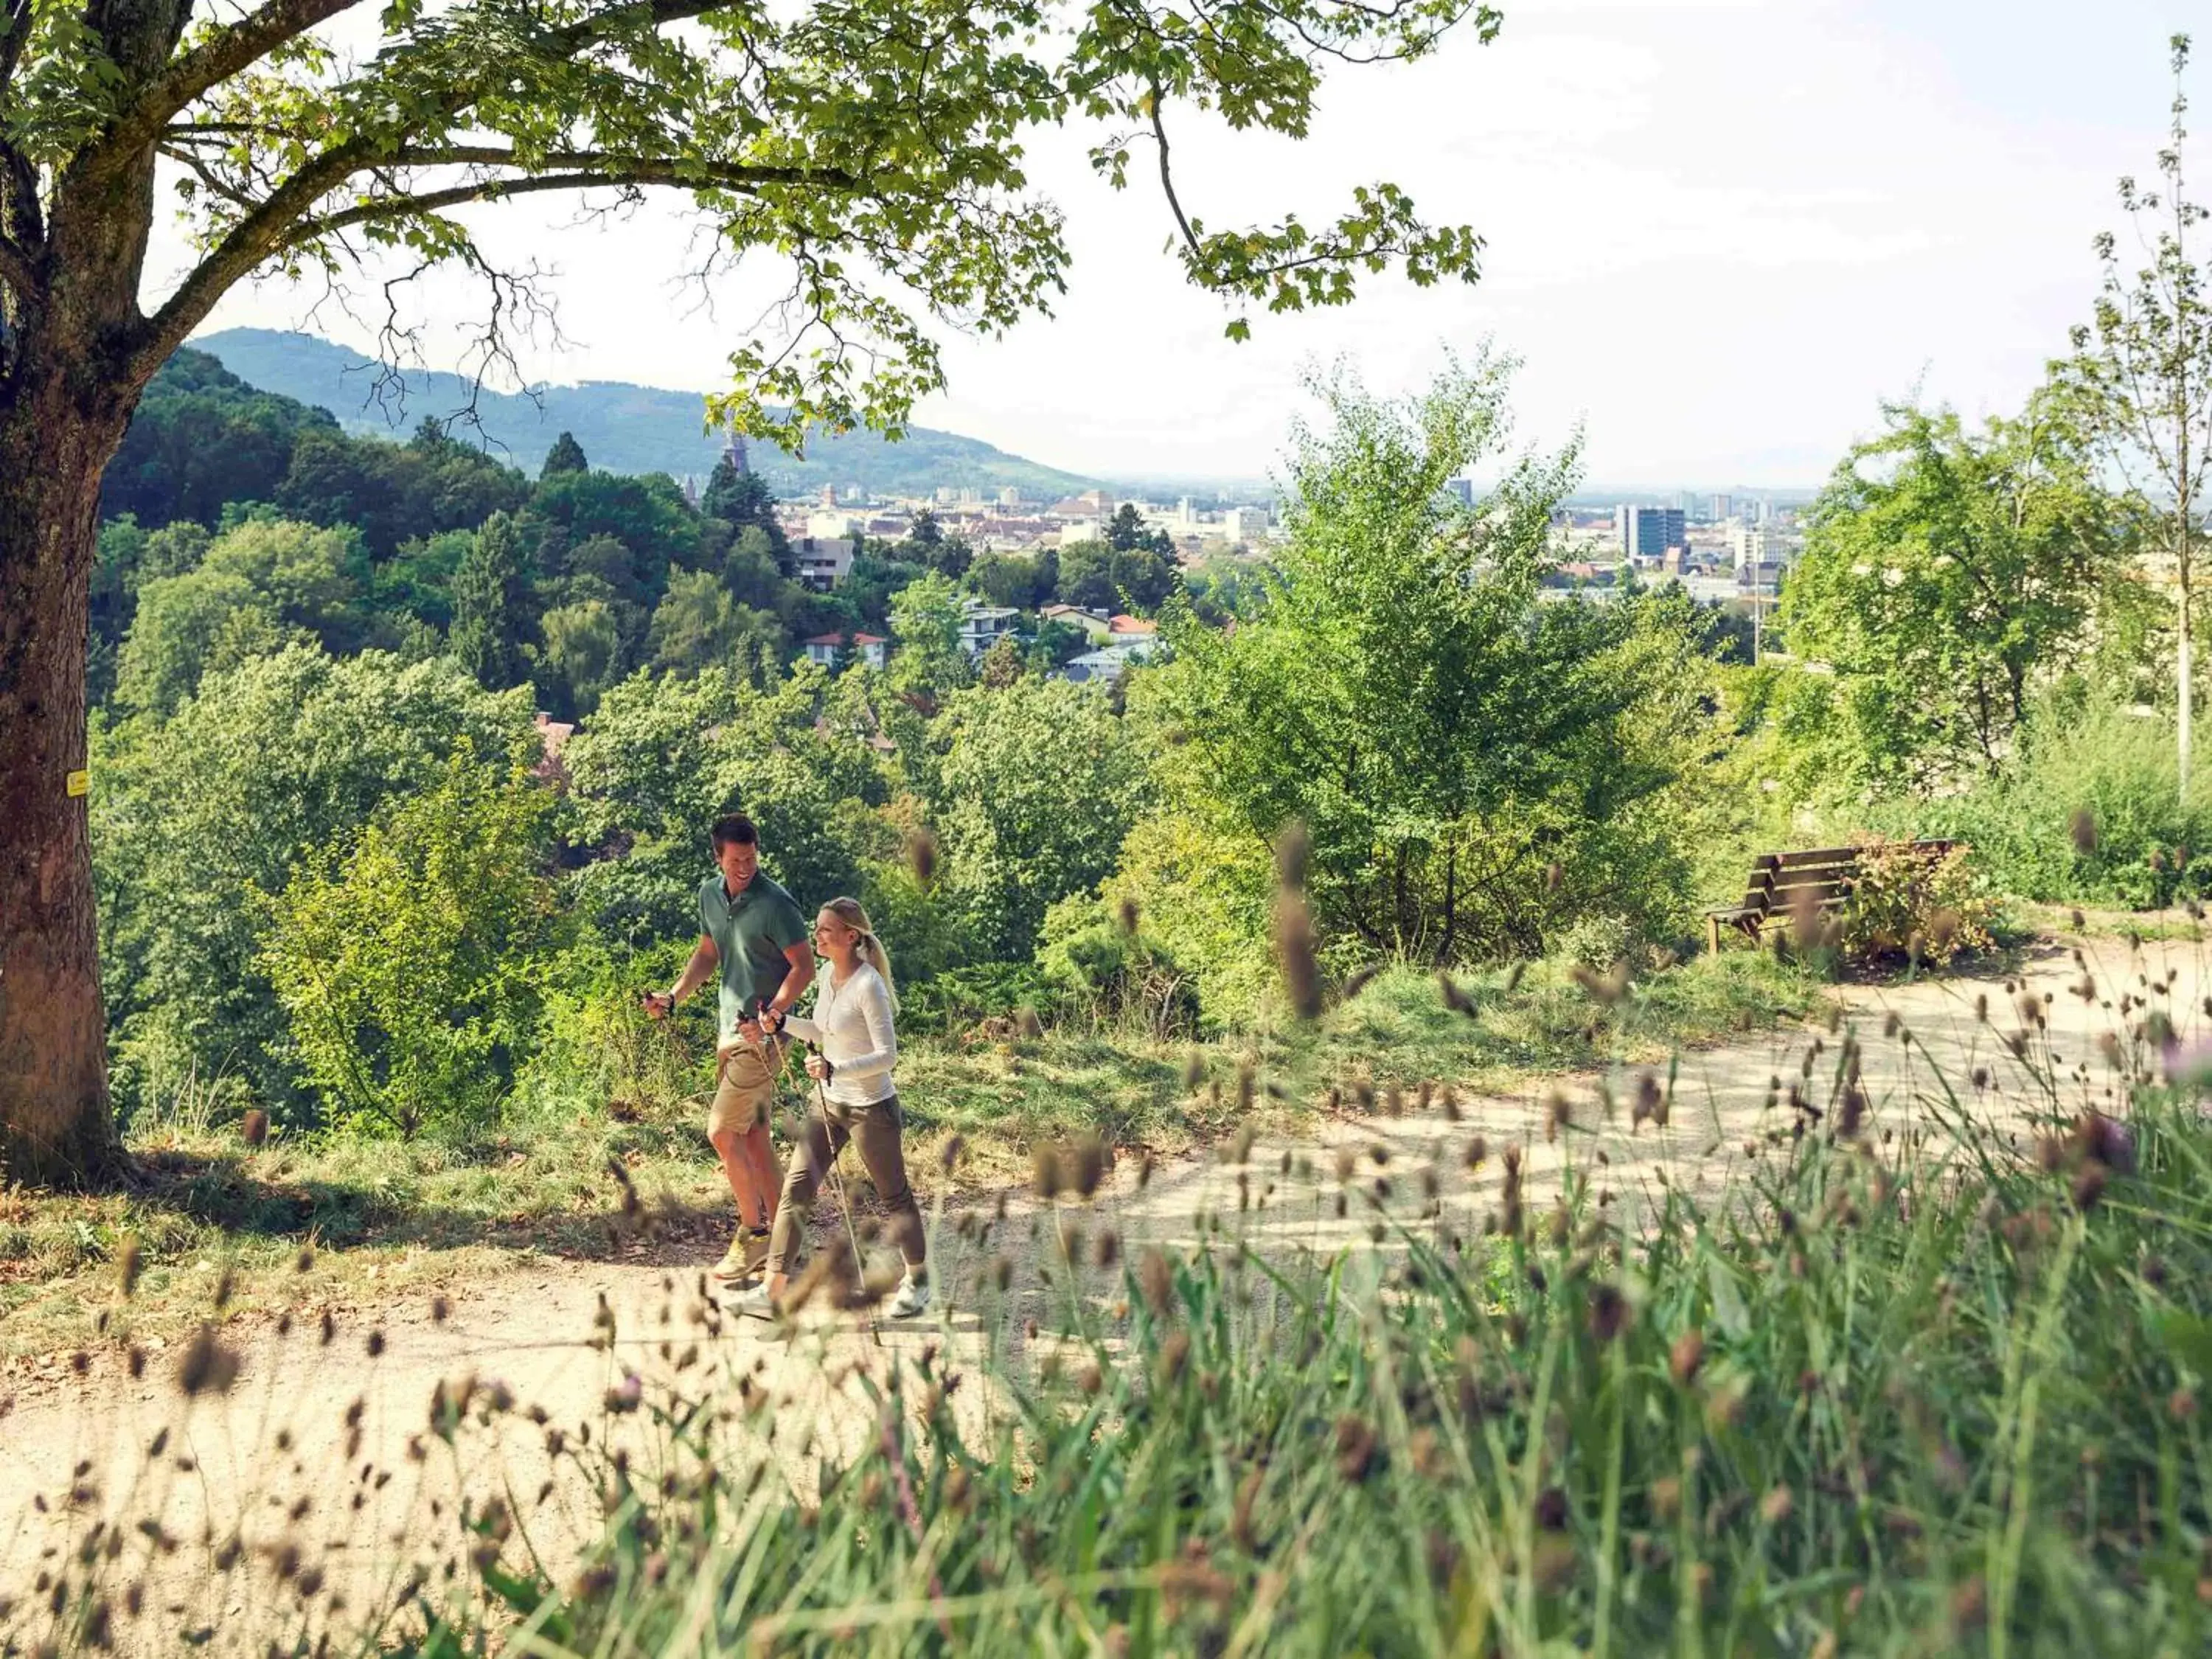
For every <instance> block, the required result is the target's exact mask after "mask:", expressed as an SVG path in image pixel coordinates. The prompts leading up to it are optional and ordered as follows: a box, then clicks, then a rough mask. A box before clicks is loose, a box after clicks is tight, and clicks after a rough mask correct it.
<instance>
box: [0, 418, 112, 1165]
mask: <svg viewBox="0 0 2212 1659" xmlns="http://www.w3.org/2000/svg"><path fill="white" fill-rule="evenodd" d="M42 390H44V391H45V392H46V394H47V395H46V396H44V397H40V396H36V395H33V396H32V397H30V398H23V399H21V400H19V401H17V402H16V403H15V407H14V408H13V409H5V410H0V826H4V827H0V1181H5V1182H27V1183H31V1184H35V1185H40V1186H61V1185H67V1186H77V1185H83V1184H87V1183H90V1182H99V1181H102V1180H105V1179H106V1178H107V1177H108V1176H111V1175H112V1173H113V1172H114V1170H115V1169H116V1167H117V1166H118V1162H119V1152H118V1143H117V1138H116V1133H115V1126H114V1121H113V1117H112V1114H111V1112H110V1110H109V1107H108V1100H107V1038H106V1028H105V1019H104V1016H103V1012H102V1009H101V1005H100V951H99V944H98V935H97V933H96V931H95V929H94V921H93V900H92V851H91V843H90V841H89V839H88V825H87V811H86V808H87V805H88V800H87V797H86V796H85V794H83V793H81V791H82V787H83V785H84V780H83V779H82V777H77V776H75V775H77V774H81V773H82V771H83V770H84V767H85V707H84V651H85V626H86V604H87V592H88V576H89V573H90V571H91V568H92V561H93V548H94V536H95V534H96V532H97V520H98V513H99V502H100V472H101V470H102V468H103V467H104V466H105V465H106V461H107V458H108V456H109V455H110V454H112V453H113V450H114V447H115V442H116V441H118V440H119V436H120V435H119V432H118V433H117V434H116V436H115V437H114V438H110V437H109V435H108V433H107V430H106V428H108V427H109V426H111V425H112V422H107V421H100V420H97V419H88V418H87V416H85V414H84V413H83V412H82V411H81V410H74V409H71V408H70V407H68V404H69V399H68V398H67V397H66V394H65V391H64V388H63V387H62V386H59V385H50V386H47V387H46V388H42ZM73 791H76V792H78V793H73Z"/></svg>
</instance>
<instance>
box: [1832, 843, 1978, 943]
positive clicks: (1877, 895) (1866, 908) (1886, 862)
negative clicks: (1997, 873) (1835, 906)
mask: <svg viewBox="0 0 2212 1659" xmlns="http://www.w3.org/2000/svg"><path fill="white" fill-rule="evenodd" d="M1859 858H1860V863H1859V875H1858V879H1857V882H1855V883H1854V884H1853V885H1852V888H1851V894H1850V899H1849V900H1848V901H1847V902H1845V904H1844V908H1843V915H1842V918H1841V924H1842V939H1841V941H1840V943H1841V945H1842V948H1843V951H1844V955H1845V956H1847V957H1851V958H1852V959H1853V960H1855V961H1862V962H1869V961H1880V960H1883V959H1886V958H1889V957H1899V956H1909V957H1912V958H1913V959H1914V960H1916V961H1918V962H1924V963H1933V964H1934V965H1936V966H1938V967H1941V966H1942V965H1944V964H1946V963H1949V962H1950V961H1951V960H1952V959H1953V958H1954V957H1959V956H1961V955H1970V954H1972V952H1974V951H1986V950H1988V949H1989V948H1990V946H1991V945H1994V944H1995V943H1996V937H1995V935H1994V934H1993V933H1991V931H1990V927H1991V924H1992V923H1993V922H1994V921H1996V914H1997V902H1996V899H1995V898H1994V897H1992V896H1990V894H1988V893H1987V892H1985V891H1984V890H1983V886H1982V883H1981V881H1980V879H1979V878H1978V877H1976V876H1975V874H1974V873H1973V872H1972V870H1971V869H1969V868H1968V867H1967V857H1966V849H1965V848H1953V849H1952V850H1951V851H1950V852H1949V853H1948V854H1945V855H1944V856H1943V857H1942V858H1941V859H1937V860H1932V861H1931V860H1929V859H1928V858H1926V857H1925V856H1923V855H1919V854H1914V853H1913V852H1912V850H1911V848H1910V847H1909V846H1908V845H1907V844H1906V843H1905V842H1888V841H1877V842H1871V843H1869V845H1868V846H1867V847H1865V848H1863V850H1862V852H1861V853H1860V855H1859Z"/></svg>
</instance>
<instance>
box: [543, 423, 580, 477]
mask: <svg viewBox="0 0 2212 1659" xmlns="http://www.w3.org/2000/svg"><path fill="white" fill-rule="evenodd" d="M591 470H592V464H591V463H590V462H589V461H587V460H586V459H584V447H583V445H581V444H580V443H578V442H577V441H576V440H575V437H574V435H573V434H570V433H567V432H563V433H562V435H560V436H559V437H557V438H556V439H555V440H554V441H553V447H552V448H550V449H549V450H547V451H546V452H545V465H543V466H541V467H539V468H538V480H539V482H540V483H543V482H544V480H546V479H548V478H550V477H555V476H556V475H557V474H560V473H562V472H589V471H591Z"/></svg>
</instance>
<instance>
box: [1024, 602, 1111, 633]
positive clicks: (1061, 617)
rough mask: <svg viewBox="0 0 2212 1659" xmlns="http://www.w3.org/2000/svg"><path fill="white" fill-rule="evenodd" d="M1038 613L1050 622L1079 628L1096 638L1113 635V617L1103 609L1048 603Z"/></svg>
mask: <svg viewBox="0 0 2212 1659" xmlns="http://www.w3.org/2000/svg"><path fill="white" fill-rule="evenodd" d="M1037 615H1038V616H1039V617H1042V618H1043V619H1044V620H1045V621H1046V622H1048V623H1066V625H1067V626H1068V627H1070V628H1079V629H1082V630H1083V631H1084V632H1085V633H1086V634H1088V635H1090V636H1091V638H1092V639H1094V640H1105V639H1110V638H1111V637H1113V633H1114V626H1113V618H1112V617H1110V616H1109V614H1108V613H1107V612H1106V611H1091V610H1086V609H1085V608H1084V607H1083V606H1081V605H1047V606H1045V608H1044V609H1043V610H1042V611H1039V612H1038V613H1037Z"/></svg>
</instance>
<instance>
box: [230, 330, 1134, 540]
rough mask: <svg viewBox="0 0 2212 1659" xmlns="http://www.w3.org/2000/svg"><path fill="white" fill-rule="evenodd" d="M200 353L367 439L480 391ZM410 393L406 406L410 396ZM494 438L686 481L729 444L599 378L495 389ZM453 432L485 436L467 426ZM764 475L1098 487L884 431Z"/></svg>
mask: <svg viewBox="0 0 2212 1659" xmlns="http://www.w3.org/2000/svg"><path fill="white" fill-rule="evenodd" d="M193 344H194V345H196V346H197V347H198V348H199V349H201V350H203V351H205V352H208V353H210V354H211V355H212V356H216V357H218V358H220V359H221V360H222V364H223V366H224V367H225V368H228V369H229V370H230V371H231V373H232V374H235V375H237V376H238V377H239V378H240V380H244V381H246V383H247V384H248V385H251V386H258V387H259V388H261V389H262V390H263V391H264V392H276V393H280V394H282V395H283V396H284V397H287V398H295V399H297V400H298V401H299V402H301V403H303V404H309V405H311V406H313V407H314V408H317V409H322V410H329V411H330V413H331V415H332V416H335V417H336V419H337V422H338V424H339V425H340V426H341V427H343V428H344V429H345V430H346V431H347V432H349V433H352V434H355V435H376V436H380V437H393V438H397V437H404V435H406V434H408V433H409V432H410V431H412V430H413V429H414V428H415V427H416V425H417V424H418V423H419V422H421V421H422V420H423V419H424V418H425V417H426V416H427V417H430V418H435V419H443V418H445V417H447V416H451V415H453V413H454V412H455V411H456V410H460V409H463V408H465V407H466V406H467V405H468V404H469V401H470V390H469V383H468V381H467V380H465V379H463V378H462V377H461V376H459V375H457V374H426V373H421V372H410V373H409V374H407V375H405V376H404V381H403V382H401V383H399V384H398V385H387V386H386V387H385V389H384V401H383V402H382V403H381V404H380V403H379V402H378V401H377V400H376V392H377V382H378V375H377V368H376V365H375V364H374V362H371V361H370V360H369V359H368V358H366V357H364V356H362V355H361V354H360V353H358V352H356V351H352V350H349V349H347V348H345V347H343V346H340V345H334V344H332V343H331V342H329V341H328V340H322V339H318V338H316V337H314V336H313V335H312V334H293V333H283V332H278V331H274V330H270V329H258V328H234V329H227V330H225V331H223V332H222V333H219V334H210V335H208V336H207V337H204V338H203V339H199V340H196V341H194V342H193ZM402 392H404V397H402V396H401V395H400V394H401V393H402ZM476 409H477V417H478V418H479V419H480V420H481V421H482V422H483V434H484V435H485V436H486V437H488V438H489V440H490V441H491V444H492V447H493V448H494V450H495V453H496V452H497V451H498V450H499V449H501V447H504V449H505V450H506V451H507V459H509V460H511V461H513V462H515V463H517V464H519V465H527V466H530V467H531V468H532V469H533V470H534V469H535V467H536V465H537V462H538V458H539V457H541V456H543V455H544V453H545V451H546V449H547V447H549V446H550V445H551V443H552V442H553V441H554V439H555V438H556V437H558V436H559V435H561V434H562V433H563V432H571V433H574V435H575V436H576V440H577V441H578V442H580V444H582V445H583V447H584V450H585V453H587V454H588V455H590V456H591V458H592V465H595V466H599V467H604V468H605V469H606V470H607V471H611V472H629V473H645V472H667V473H671V474H674V475H676V476H678V477H682V476H683V475H684V474H686V473H693V474H696V475H698V476H700V477H704V476H705V475H706V474H707V473H708V471H711V470H712V469H713V467H714V462H715V460H716V459H718V458H719V457H720V454H721V451H722V445H723V443H724V440H723V439H722V438H721V437H720V436H719V435H712V434H708V433H707V432H704V431H702V428H701V411H702V404H701V400H700V396H699V394H698V393H697V392H671V391H667V390H665V389H662V388H659V387H656V386H629V385H625V384H623V383H622V382H620V381H615V380H591V381H586V382H585V383H584V384H583V385H581V386H544V387H541V388H539V389H538V393H537V395H536V397H535V398H532V397H529V396H526V395H524V394H521V393H506V392H491V391H486V392H483V393H481V394H480V395H479V396H477V399H476ZM454 435H455V436H456V437H458V438H462V439H465V440H472V439H473V438H474V437H475V434H474V433H473V432H472V431H471V430H470V429H468V428H455V430H454ZM752 457H753V462H754V465H755V467H756V468H757V470H758V471H761V472H763V473H764V474H765V475H766V476H767V477H768V480H769V483H770V485H771V486H772V487H773V488H774V489H775V490H776V491H777V493H779V494H782V495H793V494H798V493H800V492H802V491H807V490H812V489H819V488H820V487H821V486H822V485H823V484H825V483H834V484H836V485H837V486H838V487H839V488H841V489H842V488H843V487H844V486H845V485H847V484H859V485H860V486H861V487H862V488H863V489H868V490H871V491H874V492H878V493H880V494H884V495H923V494H927V492H928V491H930V490H932V489H937V488H939V487H940V486H951V487H952V488H955V489H981V490H985V491H990V492H995V491H997V490H1000V489H1005V488H1006V487H1007V486H1008V485H1012V486H1013V487H1014V488H1015V489H1019V490H1021V491H1022V492H1023V493H1024V495H1028V496H1030V497H1031V498H1033V499H1039V498H1042V499H1056V498H1058V497H1060V496H1063V495H1074V494H1076V493H1077V492H1078V491H1080V490H1085V489H1090V488H1091V487H1092V485H1093V483H1095V482H1096V481H1095V480H1092V479H1089V478H1085V477H1078V476H1077V475H1076V474H1074V473H1072V472H1062V471H1058V470H1057V469H1056V468H1053V467H1048V466H1040V465H1037V464H1036V463H1035V462H1034V461H1026V460H1024V459H1022V458H1021V457H1020V456H1018V455H1009V454H1007V453H1006V452H1005V451H1004V450H1000V449H994V448H993V447H991V446H990V445H988V444H987V443H983V442H981V441H979V440H977V439H974V438H963V437H961V436H959V435H957V434H956V433H951V432H937V431H933V430H931V429H930V428H926V427H916V428H913V429H912V430H910V431H909V432H908V435H906V436H905V437H904V438H903V439H902V440H900V441H898V442H896V443H889V442H886V441H884V439H882V438H880V437H878V436H877V435H874V434H873V433H857V432H856V433H851V434H848V435H845V436H843V437H832V436H829V435H817V436H816V437H815V438H813V439H811V441H809V443H808V445H807V452H806V455H805V459H803V460H793V459H792V458H790V457H789V456H787V455H784V454H781V453H779V452H777V451H775V449H773V448H772V447H769V445H766V444H756V445H754V446H753V447H752Z"/></svg>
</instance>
